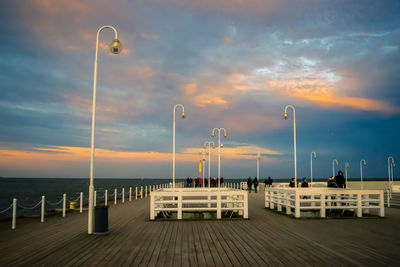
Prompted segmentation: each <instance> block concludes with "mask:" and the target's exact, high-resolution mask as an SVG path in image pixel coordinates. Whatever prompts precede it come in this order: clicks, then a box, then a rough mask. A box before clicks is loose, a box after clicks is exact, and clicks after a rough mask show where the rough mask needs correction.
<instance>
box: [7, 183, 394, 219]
mask: <svg viewBox="0 0 400 267" xmlns="http://www.w3.org/2000/svg"><path fill="white" fill-rule="evenodd" d="M246 180H247V179H246V178H242V179H238V178H237V179H227V178H225V179H224V181H225V183H231V182H235V183H238V182H241V181H243V182H245V181H246ZM396 180H397V179H396ZM185 181H186V180H185V179H176V182H183V183H185V184H186V182H185ZM288 181H289V179H288V178H281V179H274V182H288ZM314 181H326V179H314ZM350 181H353V182H352V183H353V187H358V185H357V183H359V182H358V181H359V179H349V182H350ZM365 181H376V182H377V184H376V183H372V184H376V185H372V186H373V187H374V188H375V187H378V188H376V189H379V188H381V187H382V188H383V187H385V186H386V184H387V178H386V179H384V178H382V179H365ZM170 182H171V179H150V178H136V179H117V178H108V179H106V178H96V179H95V182H94V184H95V190H96V191H97V202H98V203H102V202H103V201H104V192H105V189H108V199H109V201H113V194H114V189H117V192H118V195H119V197H118V198H119V199H120V198H121V192H122V188H125V195H126V197H128V192H129V187H132V195H134V191H135V187H136V186H137V187H138V190H140V187H141V186H143V190H144V188H145V186H146V185H147V186H153V185H159V184H168V183H170ZM260 182H263V179H261V181H260ZM80 192H83V195H84V204H87V199H88V192H89V179H88V178H3V177H1V178H0V219H5V218H9V217H11V215H12V209H11V208H10V207H11V205H12V202H13V198H16V199H17V204H18V208H17V215H18V216H30V215H38V214H40V208H41V207H40V204H38V203H39V202H40V201H41V198H42V196H45V197H46V211H49V210H59V209H61V208H62V201H61V200H62V197H63V194H64V193H65V194H66V196H67V197H66V198H67V205H68V203H69V202H70V201H78V203H79V196H80Z"/></svg>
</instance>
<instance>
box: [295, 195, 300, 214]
mask: <svg viewBox="0 0 400 267" xmlns="http://www.w3.org/2000/svg"><path fill="white" fill-rule="evenodd" d="M295 190H296V193H295V202H294V203H295V211H294V216H295V217H296V218H300V195H299V192H298V190H297V189H295Z"/></svg>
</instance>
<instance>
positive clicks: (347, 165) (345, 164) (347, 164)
mask: <svg viewBox="0 0 400 267" xmlns="http://www.w3.org/2000/svg"><path fill="white" fill-rule="evenodd" d="M349 166H350V165H349V163H348V162H345V163H344V173H345V175H346V187H348V186H349V185H348V184H347V169H348V168H349Z"/></svg>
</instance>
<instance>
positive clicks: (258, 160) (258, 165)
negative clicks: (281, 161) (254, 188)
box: [257, 152, 261, 182]
mask: <svg viewBox="0 0 400 267" xmlns="http://www.w3.org/2000/svg"><path fill="white" fill-rule="evenodd" d="M260 159H261V155H260V152H258V154H257V180H258V182H260Z"/></svg>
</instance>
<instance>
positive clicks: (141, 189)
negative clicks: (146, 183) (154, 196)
mask: <svg viewBox="0 0 400 267" xmlns="http://www.w3.org/2000/svg"><path fill="white" fill-rule="evenodd" d="M142 198H143V186H141V187H140V199H142Z"/></svg>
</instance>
